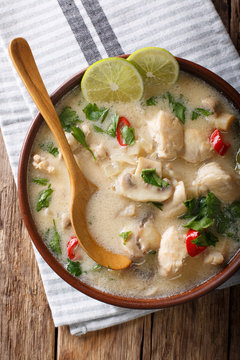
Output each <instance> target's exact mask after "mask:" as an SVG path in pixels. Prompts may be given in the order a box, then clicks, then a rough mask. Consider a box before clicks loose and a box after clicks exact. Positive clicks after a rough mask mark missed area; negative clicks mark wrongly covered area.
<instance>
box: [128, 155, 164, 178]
mask: <svg viewBox="0 0 240 360" xmlns="http://www.w3.org/2000/svg"><path fill="white" fill-rule="evenodd" d="M143 169H156V172H157V173H158V175H159V176H162V163H161V161H155V160H150V159H147V158H144V157H140V158H139V159H138V166H137V169H136V171H135V176H141V173H142V170H143Z"/></svg>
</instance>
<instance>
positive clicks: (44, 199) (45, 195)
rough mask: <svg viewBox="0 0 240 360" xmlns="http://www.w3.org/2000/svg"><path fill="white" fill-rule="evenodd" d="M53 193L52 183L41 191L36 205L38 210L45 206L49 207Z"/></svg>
mask: <svg viewBox="0 0 240 360" xmlns="http://www.w3.org/2000/svg"><path fill="white" fill-rule="evenodd" d="M52 193H53V190H52V189H51V184H49V185H48V188H47V189H45V190H42V191H41V192H40V193H39V196H38V201H37V207H36V210H37V211H40V210H41V209H43V208H48V206H49V202H50V200H51V195H52Z"/></svg>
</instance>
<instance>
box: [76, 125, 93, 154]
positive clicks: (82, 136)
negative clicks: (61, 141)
mask: <svg viewBox="0 0 240 360" xmlns="http://www.w3.org/2000/svg"><path fill="white" fill-rule="evenodd" d="M71 134H72V136H74V137H75V139H76V140H77V141H78V142H79V143H80V144H82V145H83V146H84V147H85V149H86V150H88V151H89V152H90V153H91V154H92V157H93V158H94V160H96V158H95V156H94V153H93V151H92V150H91V149H90V147H88V145H87V142H86V139H85V134H84V132H83V131H82V129H80V128H79V127H77V126H72V127H71Z"/></svg>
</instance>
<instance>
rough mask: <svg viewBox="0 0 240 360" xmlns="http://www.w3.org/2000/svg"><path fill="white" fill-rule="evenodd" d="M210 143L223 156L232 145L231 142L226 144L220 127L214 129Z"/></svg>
mask: <svg viewBox="0 0 240 360" xmlns="http://www.w3.org/2000/svg"><path fill="white" fill-rule="evenodd" d="M210 143H211V144H212V145H213V147H214V149H215V150H216V152H217V153H218V154H219V155H221V156H223V155H225V154H226V152H227V150H228V149H229V147H230V146H231V145H230V144H229V143H227V144H225V143H224V142H223V139H222V137H221V134H220V131H219V130H218V129H216V130H214V132H213V133H212V134H211V136H210Z"/></svg>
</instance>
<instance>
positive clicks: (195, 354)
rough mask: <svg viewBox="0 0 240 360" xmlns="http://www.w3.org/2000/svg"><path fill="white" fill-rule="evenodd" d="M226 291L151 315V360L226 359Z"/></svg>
mask: <svg viewBox="0 0 240 360" xmlns="http://www.w3.org/2000/svg"><path fill="white" fill-rule="evenodd" d="M229 291H230V290H229V289H226V290H222V291H215V292H212V293H211V294H208V295H206V296H204V297H202V298H200V299H197V300H195V301H193V302H191V303H188V304H185V305H183V306H177V307H175V308H171V309H166V310H164V311H159V312H158V313H156V314H154V315H153V326H152V349H151V360H158V359H167V360H170V359H171V360H175V359H178V360H189V359H191V360H202V359H208V360H225V359H226V360H227V358H228V320H229V319H228V315H229V314H228V310H229Z"/></svg>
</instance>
